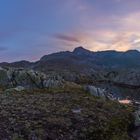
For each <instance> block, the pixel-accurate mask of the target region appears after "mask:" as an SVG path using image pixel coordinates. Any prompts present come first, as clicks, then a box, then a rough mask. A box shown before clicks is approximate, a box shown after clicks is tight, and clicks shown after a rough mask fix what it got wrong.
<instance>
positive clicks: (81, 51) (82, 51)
mask: <svg viewBox="0 0 140 140" xmlns="http://www.w3.org/2000/svg"><path fill="white" fill-rule="evenodd" d="M73 53H75V54H77V55H82V54H87V55H88V54H91V53H92V51H89V50H87V49H85V48H83V47H82V46H80V47H77V48H75V49H74V50H73Z"/></svg>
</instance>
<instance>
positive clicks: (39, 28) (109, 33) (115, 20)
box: [0, 0, 140, 62]
mask: <svg viewBox="0 0 140 140" xmlns="http://www.w3.org/2000/svg"><path fill="white" fill-rule="evenodd" d="M139 5H140V0H0V62H4V61H7V62H13V61H19V60H29V61H36V60H39V59H40V57H42V56H43V55H46V54H50V53H53V52H57V51H65V50H69V51H72V50H73V49H74V48H75V47H78V46H83V47H85V48H87V49H90V50H92V51H102V50H118V51H126V50H129V49H137V50H140V7H139Z"/></svg>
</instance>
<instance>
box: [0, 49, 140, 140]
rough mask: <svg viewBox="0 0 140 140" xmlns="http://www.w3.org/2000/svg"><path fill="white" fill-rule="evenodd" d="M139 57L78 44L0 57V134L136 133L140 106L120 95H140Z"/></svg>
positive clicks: (39, 137)
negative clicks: (14, 58) (27, 56)
mask: <svg viewBox="0 0 140 140" xmlns="http://www.w3.org/2000/svg"><path fill="white" fill-rule="evenodd" d="M139 59H140V52H138V51H136V50H129V51H127V52H117V51H103V52H92V51H89V50H86V49H84V48H83V47H78V48H76V49H74V51H73V52H69V51H66V52H58V53H54V54H50V55H46V56H43V57H42V58H41V59H40V60H39V61H37V62H28V61H19V62H13V63H0V101H1V103H0V113H1V117H0V125H1V128H0V138H1V139H2V140H5V139H8V140H17V139H21V140H22V139H23V140H24V139H25V140H27V139H29V140H46V139H49V140H69V139H71V140H73V139H74V140H81V139H83V140H84V139H86V140H90V139H91V140H97V139H98V140H131V139H132V137H131V136H133V137H135V138H136V139H138V138H139V136H137V135H136V134H138V132H139V126H140V120H139V114H140V112H139V107H136V106H135V104H134V105H132V104H130V105H121V104H120V103H119V102H118V101H119V100H124V99H126V98H129V100H132V101H133V102H134V103H136V102H137V103H138V102H139V101H140V95H139V93H140V64H139V62H138V60H139ZM135 107H136V108H137V109H136V108H135ZM136 122H137V123H136ZM134 125H135V126H136V125H137V127H138V129H136V130H135V131H133V130H132V128H134ZM132 131H133V132H132ZM137 131H138V132H137Z"/></svg>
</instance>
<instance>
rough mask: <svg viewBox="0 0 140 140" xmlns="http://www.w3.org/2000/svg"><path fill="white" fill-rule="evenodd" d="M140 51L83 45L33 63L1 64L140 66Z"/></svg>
mask: <svg viewBox="0 0 140 140" xmlns="http://www.w3.org/2000/svg"><path fill="white" fill-rule="evenodd" d="M139 60H140V52H139V51H137V50H128V51H126V52H118V51H114V50H107V51H97V52H93V51H89V50H87V49H85V48H83V47H77V48H75V49H74V50H73V51H72V52H69V51H64V52H58V53H53V54H49V55H45V56H43V57H42V58H41V59H40V60H39V61H37V62H35V63H31V62H28V61H19V62H14V63H0V66H9V67H26V68H27V67H33V68H38V67H41V65H45V66H48V67H49V69H51V67H52V68H53V67H55V65H56V66H57V67H58V69H62V70H63V69H68V68H71V69H74V68H75V66H76V67H77V66H81V67H85V68H89V67H90V68H94V69H96V68H119V69H120V68H132V67H133V68H140V63H139Z"/></svg>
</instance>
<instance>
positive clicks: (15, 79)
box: [0, 68, 64, 90]
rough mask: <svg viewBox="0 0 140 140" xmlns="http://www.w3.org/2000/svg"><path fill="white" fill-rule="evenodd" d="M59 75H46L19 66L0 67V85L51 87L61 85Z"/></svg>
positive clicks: (11, 86)
mask: <svg viewBox="0 0 140 140" xmlns="http://www.w3.org/2000/svg"><path fill="white" fill-rule="evenodd" d="M63 83H64V80H63V79H62V78H61V77H60V76H47V75H46V74H44V73H42V72H37V71H34V70H28V69H19V68H0V86H4V87H6V88H13V87H16V88H17V87H18V88H17V90H18V89H19V87H24V88H53V87H58V86H62V85H63Z"/></svg>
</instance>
